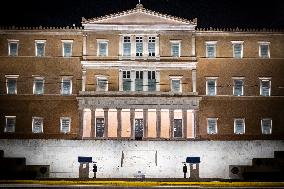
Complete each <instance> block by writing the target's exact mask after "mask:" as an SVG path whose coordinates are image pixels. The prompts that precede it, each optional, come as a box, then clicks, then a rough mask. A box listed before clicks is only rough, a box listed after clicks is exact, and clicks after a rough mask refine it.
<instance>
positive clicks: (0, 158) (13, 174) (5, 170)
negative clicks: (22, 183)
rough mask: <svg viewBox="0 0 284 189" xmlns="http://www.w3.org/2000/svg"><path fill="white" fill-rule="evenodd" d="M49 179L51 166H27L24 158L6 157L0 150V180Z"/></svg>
mask: <svg viewBox="0 0 284 189" xmlns="http://www.w3.org/2000/svg"><path fill="white" fill-rule="evenodd" d="M48 177H49V165H26V158H24V157H4V151H3V150H0V179H38V178H48Z"/></svg>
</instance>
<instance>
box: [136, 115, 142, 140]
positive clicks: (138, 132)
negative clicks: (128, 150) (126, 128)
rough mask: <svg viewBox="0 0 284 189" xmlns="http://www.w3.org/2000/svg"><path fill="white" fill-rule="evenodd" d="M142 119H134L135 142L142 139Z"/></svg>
mask: <svg viewBox="0 0 284 189" xmlns="http://www.w3.org/2000/svg"><path fill="white" fill-rule="evenodd" d="M143 128H144V124H143V119H135V140H142V139H143Z"/></svg>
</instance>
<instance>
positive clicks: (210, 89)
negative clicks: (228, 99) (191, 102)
mask: <svg viewBox="0 0 284 189" xmlns="http://www.w3.org/2000/svg"><path fill="white" fill-rule="evenodd" d="M206 95H208V96H215V95H217V79H214V78H212V79H211V78H208V79H207V80H206Z"/></svg>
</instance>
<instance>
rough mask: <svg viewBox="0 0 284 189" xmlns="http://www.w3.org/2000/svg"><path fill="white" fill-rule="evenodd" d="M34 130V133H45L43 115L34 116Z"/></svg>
mask: <svg viewBox="0 0 284 189" xmlns="http://www.w3.org/2000/svg"><path fill="white" fill-rule="evenodd" d="M32 132H33V133H43V118H42V117H33V124H32Z"/></svg>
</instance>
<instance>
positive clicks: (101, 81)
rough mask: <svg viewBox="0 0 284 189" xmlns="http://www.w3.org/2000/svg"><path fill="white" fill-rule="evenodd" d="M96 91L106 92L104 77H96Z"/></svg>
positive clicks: (106, 81) (106, 85)
mask: <svg viewBox="0 0 284 189" xmlns="http://www.w3.org/2000/svg"><path fill="white" fill-rule="evenodd" d="M97 91H108V79H107V77H106V76H97Z"/></svg>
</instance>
